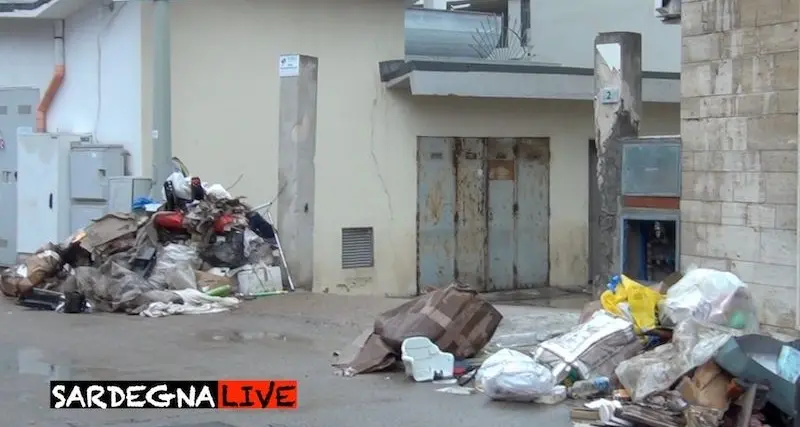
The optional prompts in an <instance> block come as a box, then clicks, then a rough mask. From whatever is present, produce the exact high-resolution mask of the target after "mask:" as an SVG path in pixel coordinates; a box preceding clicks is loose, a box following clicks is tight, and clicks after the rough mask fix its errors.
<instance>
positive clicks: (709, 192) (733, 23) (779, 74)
mask: <svg viewBox="0 0 800 427" xmlns="http://www.w3.org/2000/svg"><path fill="white" fill-rule="evenodd" d="M681 27H682V31H683V64H682V70H681V72H682V88H681V94H682V102H681V118H682V122H681V134H682V136H683V144H684V148H683V152H684V158H683V169H684V172H683V192H682V203H681V215H682V221H683V229H682V234H681V239H682V248H681V262H682V264H683V265H684V266H688V265H690V264H697V265H700V266H708V267H712V268H718V269H722V270H729V271H732V272H733V273H735V274H736V275H738V276H739V277H740V278H741V279H742V280H743V281H745V282H747V283H749V284H750V285H751V286H752V290H753V293H754V294H755V297H756V300H757V303H758V308H759V310H760V313H761V316H762V318H763V319H762V320H763V321H764V322H766V323H768V324H772V325H778V326H784V327H790V326H794V324H795V310H796V306H795V297H796V292H797V288H796V286H797V283H795V265H796V255H797V253H796V245H795V237H796V234H795V233H796V228H797V216H796V214H797V211H796V206H797V138H798V134H797V106H798V98H797V88H798V35H797V28H798V1H797V0H684V2H683V10H682V24H681Z"/></svg>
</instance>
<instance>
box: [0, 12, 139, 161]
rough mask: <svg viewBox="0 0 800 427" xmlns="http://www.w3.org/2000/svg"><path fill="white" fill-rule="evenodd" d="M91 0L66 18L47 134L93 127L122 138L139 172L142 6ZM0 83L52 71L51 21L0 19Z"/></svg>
mask: <svg viewBox="0 0 800 427" xmlns="http://www.w3.org/2000/svg"><path fill="white" fill-rule="evenodd" d="M115 5H116V7H117V9H116V11H113V12H112V11H111V10H109V8H108V7H104V6H103V5H102V2H101V1H100V0H97V1H94V2H92V3H91V4H89V5H88V6H86V7H85V8H83V9H81V10H79V11H78V12H76V13H75V14H73V15H71V16H69V17H68V18H67V19H66V20H65V22H64V24H65V25H64V26H65V28H64V44H65V53H64V57H65V63H66V64H65V65H66V77H65V79H64V83H63V85H62V87H61V90H60V91H59V92H58V94H57V95H56V97H55V99H54V101H53V104H52V106H51V109H50V114H49V115H48V131H50V132H56V131H63V132H80V133H84V132H91V133H93V134H95V136H96V138H97V139H98V140H99V141H100V142H103V143H121V144H124V145H125V147H126V148H127V149H128V151H130V152H131V161H130V166H131V170H132V172H134V173H140V172H141V154H142V145H141V142H142V129H141V65H140V63H141V6H140V2H125V3H115ZM0 58H2V61H3V65H2V66H0V87H17V86H28V87H37V88H39V90H40V93H41V94H42V95H44V92H45V90H46V89H47V85H48V84H49V83H50V78H51V76H52V74H53V61H54V46H53V24H52V22H51V21H47V20H35V19H15V20H10V19H4V20H0Z"/></svg>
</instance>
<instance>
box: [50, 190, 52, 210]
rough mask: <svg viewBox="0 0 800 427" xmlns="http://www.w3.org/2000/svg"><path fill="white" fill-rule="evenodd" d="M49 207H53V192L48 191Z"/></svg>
mask: <svg viewBox="0 0 800 427" xmlns="http://www.w3.org/2000/svg"><path fill="white" fill-rule="evenodd" d="M50 209H53V193H50Z"/></svg>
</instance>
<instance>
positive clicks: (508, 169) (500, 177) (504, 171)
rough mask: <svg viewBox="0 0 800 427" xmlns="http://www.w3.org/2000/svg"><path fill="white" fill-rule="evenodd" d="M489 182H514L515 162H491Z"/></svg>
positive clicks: (489, 163) (489, 162) (489, 164)
mask: <svg viewBox="0 0 800 427" xmlns="http://www.w3.org/2000/svg"><path fill="white" fill-rule="evenodd" d="M488 166H489V180H491V181H513V180H514V169H515V168H514V161H513V160H489V161H488Z"/></svg>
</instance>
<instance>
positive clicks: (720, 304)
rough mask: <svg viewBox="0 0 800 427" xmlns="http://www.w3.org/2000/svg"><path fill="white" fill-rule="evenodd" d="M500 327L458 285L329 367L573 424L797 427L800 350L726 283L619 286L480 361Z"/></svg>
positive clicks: (699, 271) (395, 318) (392, 321)
mask: <svg viewBox="0 0 800 427" xmlns="http://www.w3.org/2000/svg"><path fill="white" fill-rule="evenodd" d="M501 319H502V315H501V314H500V313H499V312H498V311H497V310H496V309H495V308H494V307H492V306H491V304H489V303H488V302H486V301H484V300H483V299H482V298H481V297H480V296H479V295H477V294H475V293H473V292H471V291H469V290H468V289H467V288H465V287H463V285H458V284H454V285H451V286H450V287H448V288H446V289H441V290H434V291H433V292H430V293H428V294H425V295H422V296H420V297H418V298H417V299H415V300H412V301H409V302H407V303H406V304H404V305H402V306H400V307H398V308H396V309H394V310H390V311H389V312H386V313H384V314H382V315H381V316H379V318H378V319H377V320H376V322H375V326H374V329H373V330H372V331H369V332H368V333H366V334H364V335H363V336H362V337H360V338H359V339H358V340H356V342H355V343H354V344H355V345H354V350H355V351H356V352H355V355H354V356H352V357H349V358H348V359H346V360H347V361H345V362H342V363H337V364H335V365H334V366H336V367H338V368H339V369H340V371H339V372H340V373H342V374H343V375H345V376H351V375H356V374H359V373H365V372H372V371H376V370H383V369H388V368H390V367H392V366H395V365H396V366H398V367H402V369H403V370H404V371H405V373H406V375H407V376H409V377H411V378H413V380H415V381H418V382H426V381H432V382H434V383H437V384H447V385H448V386H447V387H444V388H439V389H438V390H437V391H441V392H447V393H452V394H463V395H469V394H473V393H476V392H482V393H483V394H485V395H486V396H488V397H489V398H490V399H491V400H504V401H516V402H526V403H533V404H559V403H566V404H569V405H570V406H571V414H572V418H573V423H575V424H587V425H604V426H622V427H631V426H651V427H683V426H691V427H712V426H714V427H715V426H726V427H728V426H731V427H734V426H735V427H739V426H742V427H745V426H746V427H759V426H766V425H771V426H779V425H787V426H789V425H794V426H797V425H800V423H797V422H798V418H800V417H798V410H799V409H800V405H798V403H797V402H798V401H800V395H798V391H799V390H800V382H798V377H799V376H800V340H797V341H793V342H783V341H780V340H778V339H775V338H773V337H771V336H769V335H766V334H763V333H761V332H760V325H759V322H758V315H757V312H756V308H755V304H754V302H753V297H752V295H751V293H750V291H749V289H748V287H747V285H746V284H744V283H743V282H742V281H741V280H739V278H738V277H736V276H735V275H734V274H732V273H729V272H722V271H717V270H712V269H704V268H690V269H689V270H688V271H687V273H686V274H685V275H681V274H678V273H676V274H673V275H672V276H670V277H668V278H667V279H665V281H664V282H662V283H659V284H657V285H654V286H645V285H643V284H640V283H638V282H636V281H634V280H632V279H630V278H628V277H626V276H624V275H621V276H615V277H614V278H612V280H611V281H610V283H609V284H608V290H606V291H605V292H604V293H603V294H602V296H601V298H600V300H599V301H595V302H592V303H589V304H587V306H586V308H584V313H583V314H582V317H581V320H580V322H579V324H578V325H575V326H574V327H573V328H572V329H571V330H570V331H568V332H566V333H564V334H562V335H559V336H556V337H553V338H550V339H547V340H545V341H543V342H541V343H540V344H539V345H538V346H536V347H535V348H534V349H533V350H531V351H519V350H517V349H510V348H502V349H499V350H498V351H496V352H494V353H493V354H490V355H488V357H487V354H486V351H487V349H484V346H486V344H487V343H488V342H489V341H490V339H491V337H492V335H493V334H494V332H495V330H496V328H497V327H498V325H499V323H500V320H501ZM792 422H795V423H796V424H792Z"/></svg>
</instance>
